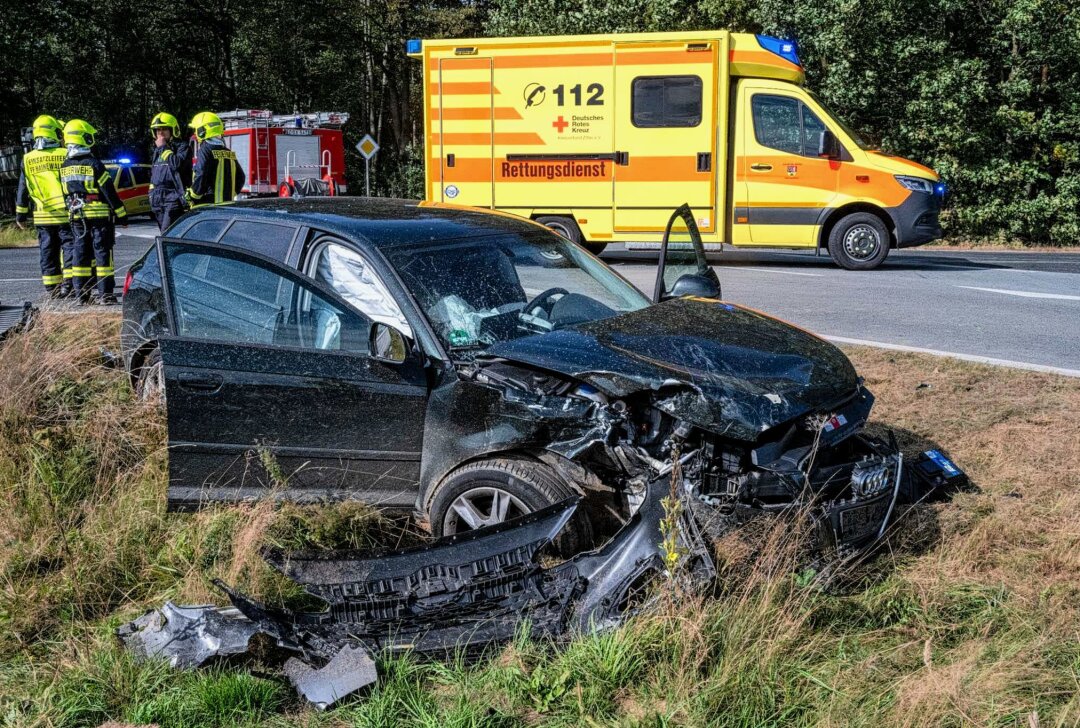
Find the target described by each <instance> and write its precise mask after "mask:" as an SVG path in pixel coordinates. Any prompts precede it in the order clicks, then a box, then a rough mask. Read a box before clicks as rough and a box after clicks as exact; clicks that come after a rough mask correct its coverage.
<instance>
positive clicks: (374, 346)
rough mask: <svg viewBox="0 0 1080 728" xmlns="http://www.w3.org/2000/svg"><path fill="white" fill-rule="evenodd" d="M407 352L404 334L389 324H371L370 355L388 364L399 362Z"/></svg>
mask: <svg viewBox="0 0 1080 728" xmlns="http://www.w3.org/2000/svg"><path fill="white" fill-rule="evenodd" d="M408 353H409V342H408V340H406V338H405V335H404V334H402V333H401V332H400V331H398V330H397V329H395V328H394V327H393V326H390V325H389V324H384V323H381V322H379V321H376V322H375V323H373V324H372V325H371V356H372V357H373V358H375V359H377V360H378V361H383V362H386V363H388V364H401V363H402V362H403V361H405V357H406V356H408Z"/></svg>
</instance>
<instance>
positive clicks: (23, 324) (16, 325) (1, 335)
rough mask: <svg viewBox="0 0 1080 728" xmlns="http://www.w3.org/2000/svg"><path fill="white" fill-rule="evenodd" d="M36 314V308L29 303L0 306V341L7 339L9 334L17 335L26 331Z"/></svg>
mask: <svg viewBox="0 0 1080 728" xmlns="http://www.w3.org/2000/svg"><path fill="white" fill-rule="evenodd" d="M36 314H37V308H35V307H34V306H33V305H32V304H31V303H30V302H29V301H26V302H25V303H23V304H22V305H21V306H13V305H3V304H0V341H3V340H4V339H5V338H7V336H8V335H9V334H17V333H18V332H20V331H25V330H26V329H28V328H29V327H30V325H31V324H32V323H33V319H34V316H35V315H36Z"/></svg>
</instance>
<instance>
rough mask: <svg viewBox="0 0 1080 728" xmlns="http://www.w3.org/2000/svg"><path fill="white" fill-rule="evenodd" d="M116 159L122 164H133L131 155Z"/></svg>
mask: <svg viewBox="0 0 1080 728" xmlns="http://www.w3.org/2000/svg"><path fill="white" fill-rule="evenodd" d="M116 161H118V162H120V164H131V158H130V157H120V159H118V160H116Z"/></svg>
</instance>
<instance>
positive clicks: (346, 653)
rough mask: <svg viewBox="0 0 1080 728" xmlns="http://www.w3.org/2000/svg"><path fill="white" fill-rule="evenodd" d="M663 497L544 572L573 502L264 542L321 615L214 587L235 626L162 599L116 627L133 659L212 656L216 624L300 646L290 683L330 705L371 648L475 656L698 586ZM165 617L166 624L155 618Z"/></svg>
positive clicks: (370, 669) (359, 671)
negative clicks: (401, 531)
mask: <svg viewBox="0 0 1080 728" xmlns="http://www.w3.org/2000/svg"><path fill="white" fill-rule="evenodd" d="M668 493H669V487H668V482H667V479H666V478H660V479H657V480H656V481H653V482H652V483H651V484H650V485H649V486H648V491H647V494H646V497H645V500H644V502H643V503H642V505H641V507H640V508H639V509H638V511H637V512H636V513H635V514H634V515H633V516H632V517H631V518H630V520H629V521H627V523H626V524H625V525H624V526H623V527H622V528H621V529H620V530H619V532H618V533H616V535H615V536H614V537H613V538H612V539H611V540H610V541H608V542H607V543H606V544H604V545H603V546H602V547H601V548H599V549H597V550H595V551H590V552H586V553H583V554H579V555H578V556H576V557H574V558H573V559H570V560H569V561H565V562H563V563H560V564H558V565H555V566H553V567H550V568H545V567H544V566H542V565H541V564H540V560H539V558H538V557H539V555H540V552H541V550H542V549H543V548H544V547H545V546H547V545H548V544H550V543H551V542H552V540H553V539H554V538H555V536H556V535H557V534H558V533H559V531H560V530H561V529H562V528H563V526H565V525H566V523H567V521H568V520H569V519H570V517H571V516H572V515H573V513H574V511H575V509H576V508H577V506H578V499H576V498H575V499H569V500H567V501H564V502H562V503H559V504H556V505H553V506H551V507H549V508H545V509H543V510H540V511H536V512H535V513H532V514H529V515H528V516H525V517H523V518H520V519H516V520H515V521H510V522H507V523H505V524H501V525H499V526H495V527H493V528H488V529H482V530H477V531H469V532H466V533H464V534H461V535H457V536H451V537H448V538H445V539H442V540H439V541H436V542H434V543H432V544H430V545H427V546H423V547H420V548H416V549H409V550H405V551H397V552H391V553H387V554H384V555H381V556H375V557H372V556H363V555H361V554H359V553H357V552H350V551H335V552H318V553H293V554H285V553H282V552H278V551H270V552H267V553H266V554H265V556H266V559H267V561H268V562H269V563H270V564H271V565H272V566H273V567H274V568H275V569H277V570H278V571H280V572H281V573H282V574H284V575H286V576H288V577H289V578H291V579H293V580H294V581H296V582H297V583H299V584H300V585H301V586H303V588H304V590H305V591H306V592H308V593H309V594H311V595H312V596H315V597H318V598H319V599H321V600H322V601H324V602H325V603H326V604H327V607H328V608H327V610H326V611H323V612H296V611H291V610H286V609H279V608H273V607H269V606H265V605H262V604H260V603H258V602H256V601H254V600H252V599H249V598H248V597H246V596H244V595H243V594H240V593H239V592H237V591H235V590H233V589H231V588H229V587H228V586H226V585H225V584H222V583H220V582H216V583H217V585H218V586H219V587H220V588H221V589H222V590H223V591H225V593H226V594H227V595H228V596H229V599H230V601H232V603H233V606H234V607H235V610H236V611H238V612H239V613H240V614H241V615H243V617H244V620H245V622H246V624H245V626H244V628H243V629H242V630H240V632H239V633H237V630H236V627H235V625H234V624H233V623H232V622H231V621H224V615H225V614H227V615H229V617H230V618H231V616H232V614H233V612H232V611H231V610H217V609H216V608H213V607H175V606H173V605H170V604H167V605H166V608H165V610H162V612H158V611H157V610H154V611H151V612H150V613H148V614H147V615H144V616H143V617H140V618H139V619H137V620H135V622H132V623H131V624H129V625H125V626H124V627H121V628H120V630H119V636H120V638H121V640H122V641H123V642H124V644H125V645H126V646H127V647H128V648H129V649H132V650H133V651H134V652H135V653H136V654H139V655H144V656H162V657H166V658H168V659H169V660H170V662H171V663H172V664H175V665H177V666H184V667H188V666H195V665H199V664H203V663H204V662H205V661H206V660H207V659H209V655H208V652H212V650H208V649H207V644H208V640H207V639H206V638H207V635H208V634H211V635H212V633H213V631H214V630H215V629H218V628H222V627H227V628H228V629H227V632H228V639H226V640H223V641H222V643H221V644H222V646H223V649H222V651H221V652H219V653H218V654H235V651H233V648H234V647H235V646H236V645H238V644H239V643H240V642H241V641H243V640H244V637H243V635H247V636H248V638H250V636H252V635H254V634H265V635H268V636H269V637H270V638H272V639H273V641H274V642H276V643H277V645H278V646H279V647H282V648H284V649H286V650H288V651H291V652H293V653H295V654H296V657H293V658H291V659H290V660H289V661H288V662H287V663H286V665H285V673H286V675H288V677H289V678H290V680H291V681H292V682H293V684H294V685H295V686H296V687H297V689H298V690H299V691H300V692H301V694H303V695H304V696H305V697H306V698H307V699H308V700H310V701H311V702H312V703H314V704H315V705H316V706H317V707H319V708H325V707H328V706H330V705H332V704H333V703H335V702H337V701H338V700H340V699H342V698H344V697H345V696H347V695H349V694H351V693H352V692H355V691H356V690H359V689H360V688H363V687H364V686H366V685H369V684H371V683H372V682H374V681H375V678H376V675H375V669H374V660H373V657H374V655H376V654H380V653H390V654H394V653H400V652H410V653H413V654H418V655H421V656H423V657H428V658H436V659H437V658H442V657H447V656H451V655H455V654H465V655H466V656H469V657H478V656H480V655H481V654H482V653H483V652H484V650H485V648H487V647H489V646H491V645H497V644H500V643H504V642H507V641H509V640H510V639H512V638H513V637H514V636H515V635H516V634H518V633H519V631H520V630H521V629H522V628H523V626H524V625H528V629H529V631H530V634H531V635H532V636H533V637H537V638H551V639H561V638H564V637H569V636H572V635H573V634H576V633H580V632H585V631H591V630H597V629H607V628H611V627H614V626H616V625H618V624H619V623H621V622H622V620H623V619H625V618H626V617H627V616H628V615H630V614H632V613H634V612H635V611H636V610H638V609H639V608H640V607H641V606H642V605H643V604H644V603H645V601H644V600H645V599H646V597H647V595H648V594H649V593H650V589H649V587H650V585H651V584H652V582H653V580H655V579H657V578H678V579H680V581H681V584H682V586H684V587H685V588H687V589H688V590H693V589H695V588H699V587H703V586H705V585H707V584H708V583H709V582H710V581H711V580H712V578H713V576H714V575H715V568H714V566H713V563H712V560H711V558H710V557H709V555H708V550H707V548H706V547H705V544H704V542H703V541H702V539H701V536H700V534H699V533H698V530H697V526H696V524H695V523H694V521H693V519H692V518H691V517H690V516H689V515H687V514H689V512H690V511H689V509H688V508H686V507H684V508H683V509H682V511H681V512H682V514H683V515H682V516H681V517H680V520H679V527H680V528H679V538H680V541H681V548H682V552H683V553H684V554H685V557H684V559H683V566H682V569H681V572H680V574H678V575H670V574H666V572H665V567H664V561H663V558H662V556H661V553H660V550H659V548H660V544H661V542H662V541H663V534H662V533H661V522H662V521H663V519H664V517H665V512H664V507H663V504H662V503H661V501H662V499H663V498H664V497H665V496H666V495H668ZM163 612H164V613H165V618H164V620H162V618H161V617H156V616H154V615H158V614H162V613H163ZM176 615H180V616H182V617H183V618H184V619H180V618H179V617H178V616H176ZM245 644H246V642H245ZM226 650H228V651H226Z"/></svg>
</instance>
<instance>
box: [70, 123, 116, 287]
mask: <svg viewBox="0 0 1080 728" xmlns="http://www.w3.org/2000/svg"><path fill="white" fill-rule="evenodd" d="M96 133H97V129H95V128H94V127H92V126H90V124H88V123H86V122H85V121H83V120H82V119H72V120H71V121H69V122H68V123H67V124H66V125H65V126H64V142H65V143H66V144H67V159H66V160H65V161H64V164H63V166H61V167H60V182H61V183H62V184H63V188H64V199H65V202H66V203H67V209H68V219H69V220H70V221H71V232H72V234H73V235H74V236H75V255H74V260H73V261H72V273H73V275H72V278H71V283H72V287H73V289H74V295H75V296H76V297H77V298H78V299H79V300H80V302H82V303H87V302H90V301H91V300H93V302H95V303H103V304H107V303H116V296H115V295H114V294H113V290H114V288H115V285H116V282H115V280H114V279H113V274H114V270H113V245H114V244H115V242H116V226H115V223H114V220H115V221H118V222H119V223H120V224H121V225H123V226H124V227H127V211H126V210H124V203H123V202H122V201H121V200H120V196H119V195H118V194H117V193H116V187H115V186H114V185H113V181H112V176H111V175H110V174H109V171H108V170H107V169H105V165H104V164H102V163H101V162H100V161H99V160H98V159H97V158H96V157H94V155H93V152H92V151H91V147H93V146H94V135H95V134H96ZM92 262H96V263H97V295H96V296H92V295H91V291H90V280H91V276H92V275H93V271H92V269H91V263H92Z"/></svg>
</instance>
